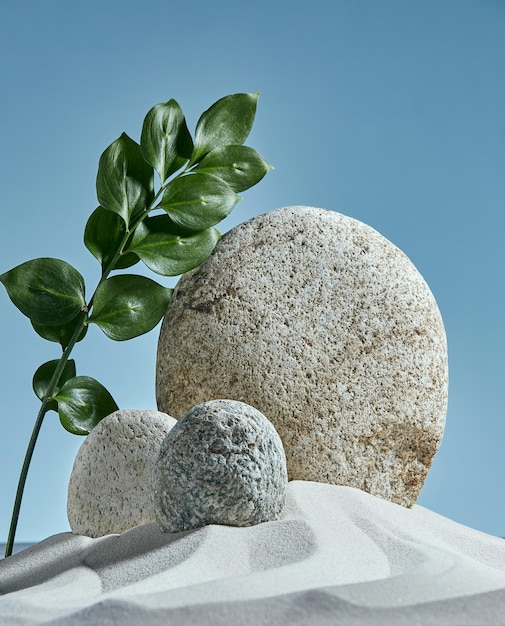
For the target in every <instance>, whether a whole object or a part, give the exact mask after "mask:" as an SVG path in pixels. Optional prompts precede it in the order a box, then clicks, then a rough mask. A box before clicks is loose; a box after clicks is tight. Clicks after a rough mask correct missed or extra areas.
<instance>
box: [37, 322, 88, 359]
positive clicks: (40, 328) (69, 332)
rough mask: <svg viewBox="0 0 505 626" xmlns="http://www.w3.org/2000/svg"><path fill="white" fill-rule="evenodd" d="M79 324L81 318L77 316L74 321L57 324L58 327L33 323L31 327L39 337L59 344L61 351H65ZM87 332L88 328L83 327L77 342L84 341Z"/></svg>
mask: <svg viewBox="0 0 505 626" xmlns="http://www.w3.org/2000/svg"><path fill="white" fill-rule="evenodd" d="M81 322H82V318H81V316H80V315H77V316H76V317H74V319H72V320H70V322H67V323H66V324H59V325H58V326H55V325H54V324H53V325H51V326H49V325H47V324H37V323H36V322H33V321H32V326H33V329H34V331H35V332H36V333H37V334H38V335H40V336H41V337H43V338H44V339H47V340H48V341H54V342H55V343H59V344H60V345H61V347H62V348H63V350H65V348H66V347H67V346H68V344H69V343H70V340H71V339H72V337H73V336H74V332H75V330H76V328H77V325H78V324H80V323H81ZM87 332H88V326H87V325H85V326H84V328H83V329H82V331H81V333H80V334H79V337H78V338H77V341H81V340H82V339H84V337H85V336H86V333H87Z"/></svg>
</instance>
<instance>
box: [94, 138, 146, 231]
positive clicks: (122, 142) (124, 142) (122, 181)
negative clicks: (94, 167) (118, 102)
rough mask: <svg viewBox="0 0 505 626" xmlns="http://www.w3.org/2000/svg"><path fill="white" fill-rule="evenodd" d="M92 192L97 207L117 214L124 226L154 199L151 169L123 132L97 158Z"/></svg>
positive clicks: (135, 145) (139, 150) (133, 143)
mask: <svg viewBox="0 0 505 626" xmlns="http://www.w3.org/2000/svg"><path fill="white" fill-rule="evenodd" d="M96 193H97V197H98V202H99V203H100V205H101V206H102V207H103V208H104V209H107V211H112V212H113V213H117V214H118V215H120V216H121V218H122V219H123V221H124V223H125V224H126V226H129V224H130V220H131V219H132V218H135V217H138V216H139V215H140V214H141V213H142V212H143V211H145V210H146V207H147V205H148V204H149V203H150V202H151V200H152V198H153V197H154V176H153V169H152V167H151V166H150V165H149V164H148V163H146V161H144V159H143V157H142V151H141V149H140V146H139V144H138V143H136V142H135V141H133V139H130V137H128V135H127V134H126V133H123V134H122V135H121V137H119V139H116V141H114V142H113V143H112V144H111V145H110V146H109V147H108V148H107V149H106V150H105V152H104V153H103V154H102V156H101V157H100V161H99V163H98V174H97V177H96Z"/></svg>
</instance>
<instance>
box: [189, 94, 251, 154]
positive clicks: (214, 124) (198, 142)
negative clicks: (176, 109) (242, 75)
mask: <svg viewBox="0 0 505 626" xmlns="http://www.w3.org/2000/svg"><path fill="white" fill-rule="evenodd" d="M258 98H259V94H258V93H236V94H232V95H230V96H225V97H224V98H221V99H220V100H218V101H217V102H215V103H214V104H213V105H212V106H211V107H210V108H209V109H207V111H205V112H204V113H202V115H201V117H200V119H199V120H198V123H197V125H196V131H195V146H194V149H193V154H192V156H191V164H194V163H198V161H200V160H201V159H202V158H203V157H204V156H205V155H206V154H207V153H208V152H210V151H211V150H214V148H217V147H218V146H225V145H228V144H243V143H244V141H245V140H246V139H247V136H248V135H249V133H250V132H251V128H252V125H253V123H254V117H255V115H256V105H257V103H258Z"/></svg>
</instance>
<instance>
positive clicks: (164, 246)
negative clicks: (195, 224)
mask: <svg viewBox="0 0 505 626" xmlns="http://www.w3.org/2000/svg"><path fill="white" fill-rule="evenodd" d="M219 237H220V235H219V232H218V231H217V230H216V229H215V228H207V229H206V230H201V231H198V232H196V233H190V234H187V235H185V236H184V235H182V234H177V233H176V232H174V224H173V222H172V221H171V219H170V218H169V217H168V215H157V216H156V217H148V218H147V219H145V220H144V221H143V222H142V223H141V224H139V226H138V227H137V229H136V231H135V235H134V237H133V240H132V244H131V249H132V250H133V251H134V252H135V253H136V254H138V256H139V257H140V258H141V259H142V261H143V262H144V263H145V264H146V265H147V267H148V268H149V269H151V270H152V271H153V272H156V273H157V274H162V275H163V276H178V275H179V274H184V273H185V272H188V271H189V270H192V269H193V268H194V267H198V266H199V265H201V264H202V263H203V262H204V261H205V260H206V259H207V258H208V257H209V256H210V254H211V252H212V250H214V247H215V245H216V243H217V242H218V240H219Z"/></svg>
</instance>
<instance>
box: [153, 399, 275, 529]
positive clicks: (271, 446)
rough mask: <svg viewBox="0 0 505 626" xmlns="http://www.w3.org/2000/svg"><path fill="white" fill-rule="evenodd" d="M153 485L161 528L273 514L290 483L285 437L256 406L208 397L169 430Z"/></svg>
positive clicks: (254, 520) (250, 520) (243, 521)
mask: <svg viewBox="0 0 505 626" xmlns="http://www.w3.org/2000/svg"><path fill="white" fill-rule="evenodd" d="M153 486H154V505H155V511H156V517H157V520H158V523H159V525H160V527H161V528H162V530H164V531H165V532H180V531H183V530H188V529H190V528H200V527H201V526H206V525H208V524H224V525H228V526H252V525H254V524H259V523H261V522H267V521H271V520H276V519H278V518H279V516H280V514H281V512H282V509H283V508H284V503H285V499H286V489H287V470H286V457H285V454H284V449H283V447H282V442H281V440H280V438H279V435H278V434H277V432H276V430H275V428H274V427H273V426H272V424H271V423H270V422H269V421H268V419H267V418H266V417H265V416H264V415H263V414H262V413H260V412H259V411H258V410H256V409H255V408H254V407H252V406H248V405H247V404H244V403H242V402H234V401H232V400H212V401H210V402H205V403H203V404H200V405H198V406H195V407H193V408H192V409H190V410H189V411H188V412H187V413H186V414H185V415H183V417H182V418H181V419H180V420H179V422H178V423H177V425H176V426H174V428H173V429H172V430H171V431H170V432H169V433H168V435H167V437H166V439H165V441H164V442H163V444H162V446H161V450H160V454H159V458H158V461H157V463H156V466H155V470H154V475H153Z"/></svg>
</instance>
